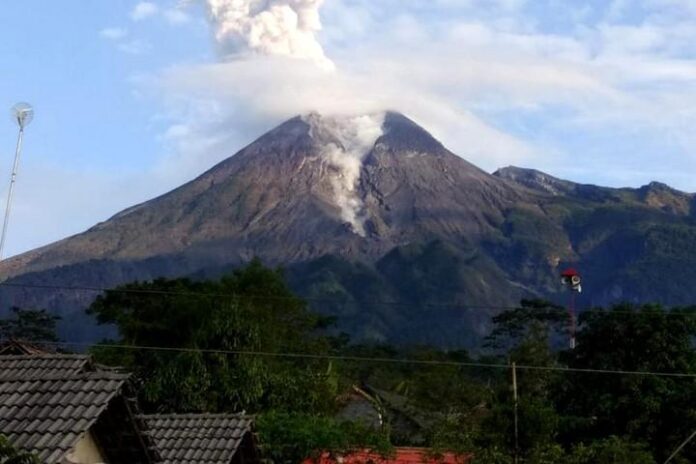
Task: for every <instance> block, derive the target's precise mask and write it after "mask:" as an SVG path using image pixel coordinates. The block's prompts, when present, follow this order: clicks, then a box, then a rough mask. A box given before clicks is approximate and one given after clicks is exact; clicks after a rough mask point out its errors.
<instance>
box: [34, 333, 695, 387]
mask: <svg viewBox="0 0 696 464" xmlns="http://www.w3.org/2000/svg"><path fill="white" fill-rule="evenodd" d="M35 343H37V344H42V345H47V346H66V347H70V346H78V347H87V348H90V347H104V348H115V349H125V350H143V351H144V350H151V351H164V352H176V353H208V354H229V355H238V356H259V357H272V358H288V359H313V360H330V361H355V362H372V363H391V364H412V365H427V366H449V367H479V368H491V369H506V370H507V369H510V365H509V364H502V363H478V362H462V361H438V360H427V359H408V358H378V357H363V356H345V355H331V354H313V353H276V352H270V351H247V350H216V349H206V348H179V347H166V346H144V345H119V344H113V343H104V344H102V343H100V344H97V345H93V344H90V343H78V342H51V341H46V342H43V341H38V342H35ZM515 367H516V368H517V369H523V370H534V371H555V372H573V373H585V374H613V375H639V376H656V377H677V378H692V379H696V374H690V373H686V372H653V371H629V370H619V369H589V368H574V367H559V366H534V365H524V364H516V365H515Z"/></svg>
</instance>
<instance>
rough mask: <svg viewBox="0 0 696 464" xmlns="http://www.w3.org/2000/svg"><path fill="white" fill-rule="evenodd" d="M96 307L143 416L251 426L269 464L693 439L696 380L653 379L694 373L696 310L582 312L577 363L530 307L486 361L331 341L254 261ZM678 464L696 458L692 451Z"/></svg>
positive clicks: (647, 456)
mask: <svg viewBox="0 0 696 464" xmlns="http://www.w3.org/2000/svg"><path fill="white" fill-rule="evenodd" d="M346 271H348V270H346ZM413 272H415V271H413ZM122 290H129V292H124V291H122ZM89 311H90V313H91V314H93V315H95V316H96V317H97V319H98V320H99V321H100V322H101V323H111V324H116V325H117V327H118V329H119V333H120V338H119V339H118V340H114V341H111V342H110V344H118V345H122V347H110V346H108V345H104V346H101V347H98V348H97V349H95V350H94V354H95V355H96V356H97V358H98V360H99V361H101V362H106V363H111V364H117V365H121V366H125V367H126V368H129V369H131V370H133V371H134V372H135V373H136V376H137V378H138V379H139V381H140V383H141V385H142V388H141V401H142V404H143V405H144V407H145V408H146V409H147V410H149V411H239V410H245V411H247V412H248V413H252V414H256V415H257V417H258V420H257V423H258V429H259V436H260V438H261V442H262V447H263V450H264V453H265V454H266V456H267V457H268V458H269V459H271V460H272V461H273V462H288V463H289V462H299V461H300V460H301V459H302V458H303V457H306V456H312V455H313V453H316V452H319V451H321V450H330V451H344V450H347V449H350V448H355V447H357V448H371V449H375V450H379V451H380V452H383V453H389V450H390V447H391V446H392V445H395V446H401V445H412V446H427V447H430V448H432V449H433V452H434V453H438V452H440V451H446V450H449V451H455V452H460V453H473V454H474V461H473V462H474V463H477V464H492V463H511V462H513V461H512V459H513V455H514V454H515V452H517V453H518V455H519V458H520V462H523V463H537V464H542V463H557V462H565V463H568V464H589V463H600V464H602V463H607V464H608V463H631V464H648V463H656V462H663V461H664V459H665V458H666V457H667V456H668V455H669V454H670V453H671V452H672V451H673V450H674V449H675V448H676V447H677V446H678V445H679V443H681V442H682V441H683V440H684V439H685V438H686V437H687V436H688V435H689V434H690V433H691V432H692V431H693V430H694V428H696V409H695V408H694V406H693V405H694V404H696V383H695V382H694V379H693V378H688V377H678V376H672V377H670V376H657V375H653V374H649V373H650V372H657V373H673V374H677V373H690V374H696V352H695V351H694V346H693V340H694V337H695V336H696V312H695V311H694V309H693V308H676V309H673V310H672V311H670V312H668V311H667V310H665V309H663V308H661V307H659V306H649V305H648V306H641V307H634V306H632V305H621V306H617V307H614V308H612V309H611V310H608V311H603V310H600V309H596V310H592V311H589V312H586V313H584V314H583V315H582V317H581V319H580V325H579V332H578V335H577V340H578V346H577V348H576V349H575V350H572V351H570V350H564V349H561V347H562V346H564V345H565V344H566V342H567V332H566V330H567V329H566V325H567V315H566V314H565V312H564V311H563V309H562V308H560V307H558V306H554V305H551V304H549V303H547V302H544V301H540V300H533V301H523V302H522V304H521V305H520V306H519V308H518V309H514V310H510V311H507V312H503V313H501V314H499V315H498V316H496V317H495V318H494V321H493V322H494V324H493V329H492V331H491V332H490V334H489V337H488V338H487V346H488V350H489V351H488V354H487V355H485V356H478V357H476V358H472V357H471V356H470V355H469V354H467V353H466V352H463V351H441V350H437V349H434V348H430V347H418V346H413V347H408V348H407V347H400V348H396V347H390V346H367V345H355V344H351V343H349V340H348V339H347V337H345V336H332V335H331V334H332V332H330V331H328V330H327V327H326V325H327V322H328V321H327V320H326V319H324V318H322V317H319V316H316V315H314V314H312V313H311V312H309V311H308V310H307V308H306V305H305V303H304V302H303V301H302V300H300V299H299V298H297V297H295V296H294V295H293V294H292V293H291V292H290V291H289V290H288V287H287V286H286V284H285V282H284V280H283V276H282V274H281V273H280V272H279V271H275V270H270V269H267V268H264V267H263V266H262V265H261V264H259V263H258V262H253V263H251V264H250V265H249V266H247V267H245V268H243V269H240V270H238V271H236V272H234V273H233V274H231V275H230V276H227V277H224V278H222V279H220V280H218V281H205V282H195V281H190V280H185V279H177V280H165V279H160V280H156V281H154V282H144V283H142V282H141V283H133V284H130V285H127V286H125V287H122V288H120V289H115V290H114V291H109V292H107V293H106V294H105V295H104V296H102V297H101V298H99V299H98V300H97V301H96V302H95V303H94V304H93V305H92V307H91V308H90V310H89ZM147 346H158V347H165V348H170V350H152V349H146V348H143V347H147ZM179 348H184V349H185V351H177V350H175V349H179ZM292 353H303V354H306V355H309V356H308V357H292V356H290V357H288V356H286V355H288V354H292ZM510 362H515V363H516V365H517V366H518V369H517V381H518V395H519V396H518V404H517V415H518V419H519V424H518V430H519V436H518V441H517V443H518V445H517V449H516V447H515V439H514V412H515V407H514V400H513V394H512V391H511V382H510V372H511V371H510V369H507V368H500V366H505V365H508V364H509V363H510ZM477 364H485V366H481V365H477ZM496 366H498V367H496ZM529 366H534V367H535V369H529V368H528V367H529ZM556 368H571V369H599V370H611V371H631V372H641V373H643V374H635V375H629V374H621V373H616V374H608V373H593V372H579V371H563V370H557V369H556ZM370 411H372V413H370ZM673 462H675V463H678V464H683V463H687V462H696V446H693V445H692V446H690V447H686V448H685V449H684V450H682V452H681V453H680V455H679V457H678V458H677V459H676V460H674V461H673Z"/></svg>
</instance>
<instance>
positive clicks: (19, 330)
mask: <svg viewBox="0 0 696 464" xmlns="http://www.w3.org/2000/svg"><path fill="white" fill-rule="evenodd" d="M10 312H11V313H12V316H11V317H9V318H7V319H2V320H0V340H1V339H10V338H14V339H18V340H25V341H28V342H57V341H58V336H57V335H56V322H58V321H59V320H60V317H58V316H55V315H53V314H49V313H48V312H47V311H46V310H44V309H22V308H17V307H13V308H11V309H10Z"/></svg>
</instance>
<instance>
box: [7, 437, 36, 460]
mask: <svg viewBox="0 0 696 464" xmlns="http://www.w3.org/2000/svg"><path fill="white" fill-rule="evenodd" d="M0 464H39V459H38V458H37V457H36V456H35V455H34V454H32V453H28V452H25V451H20V450H18V449H17V448H15V447H14V446H12V444H10V442H9V441H8V440H7V438H5V437H4V436H3V435H0Z"/></svg>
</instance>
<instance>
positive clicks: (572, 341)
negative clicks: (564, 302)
mask: <svg viewBox="0 0 696 464" xmlns="http://www.w3.org/2000/svg"><path fill="white" fill-rule="evenodd" d="M568 317H569V318H570V349H571V350H574V349H575V331H576V329H575V291H574V290H572V289H571V290H570V304H569V306H568Z"/></svg>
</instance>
